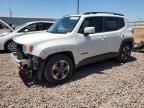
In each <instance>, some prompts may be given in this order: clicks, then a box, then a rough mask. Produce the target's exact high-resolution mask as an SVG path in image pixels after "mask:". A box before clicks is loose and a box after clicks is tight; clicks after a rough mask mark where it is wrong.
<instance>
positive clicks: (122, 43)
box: [119, 38, 134, 52]
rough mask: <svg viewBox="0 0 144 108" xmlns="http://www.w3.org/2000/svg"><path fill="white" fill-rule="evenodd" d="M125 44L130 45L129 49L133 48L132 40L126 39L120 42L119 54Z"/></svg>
mask: <svg viewBox="0 0 144 108" xmlns="http://www.w3.org/2000/svg"><path fill="white" fill-rule="evenodd" d="M126 43H130V44H131V47H132V48H133V45H134V39H133V38H127V39H124V40H123V41H122V42H121V45H120V48H119V52H120V50H121V49H122V46H123V45H124V44H126Z"/></svg>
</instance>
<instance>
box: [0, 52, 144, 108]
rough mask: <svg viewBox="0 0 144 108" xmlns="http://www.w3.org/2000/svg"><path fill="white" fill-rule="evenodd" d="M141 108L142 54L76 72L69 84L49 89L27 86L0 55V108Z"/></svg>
mask: <svg viewBox="0 0 144 108" xmlns="http://www.w3.org/2000/svg"><path fill="white" fill-rule="evenodd" d="M5 107H6V108H7V107H8V108H37V107H38V108H79V107H89V108H95V107H96V108H97V107H99V108H119V107H123V108H127V107H129V108H132V107H133V108H144V53H136V52H133V53H132V57H131V59H130V61H129V62H128V63H126V64H119V63H117V62H116V61H115V60H106V61H102V62H98V63H94V64H91V65H88V66H85V67H82V68H79V69H77V70H76V71H75V73H74V74H73V77H72V79H71V80H70V81H68V82H66V83H65V84H62V85H57V86H52V85H49V84H47V83H46V82H44V81H43V82H41V83H28V82H26V81H25V80H24V79H22V78H21V77H20V76H19V70H18V68H17V67H16V65H15V64H13V63H12V62H11V61H10V55H9V54H5V53H1V54H0V108H5Z"/></svg>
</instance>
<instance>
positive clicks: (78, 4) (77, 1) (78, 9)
mask: <svg viewBox="0 0 144 108" xmlns="http://www.w3.org/2000/svg"><path fill="white" fill-rule="evenodd" d="M77 14H79V0H77Z"/></svg>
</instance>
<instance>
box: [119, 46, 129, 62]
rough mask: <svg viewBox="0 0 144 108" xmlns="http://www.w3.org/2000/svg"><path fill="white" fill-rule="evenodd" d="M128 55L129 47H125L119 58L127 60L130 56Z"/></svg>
mask: <svg viewBox="0 0 144 108" xmlns="http://www.w3.org/2000/svg"><path fill="white" fill-rule="evenodd" d="M130 53H131V49H130V47H129V46H126V47H124V48H123V50H122V55H121V56H122V58H123V59H124V60H127V59H128V58H129V56H130Z"/></svg>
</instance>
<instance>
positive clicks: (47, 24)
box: [44, 23, 53, 30]
mask: <svg viewBox="0 0 144 108" xmlns="http://www.w3.org/2000/svg"><path fill="white" fill-rule="evenodd" d="M52 24H53V23H45V24H44V26H45V30H48V29H49V28H50V27H51V26H52Z"/></svg>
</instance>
